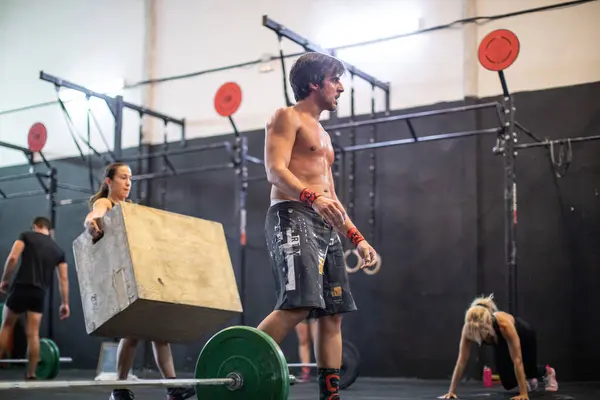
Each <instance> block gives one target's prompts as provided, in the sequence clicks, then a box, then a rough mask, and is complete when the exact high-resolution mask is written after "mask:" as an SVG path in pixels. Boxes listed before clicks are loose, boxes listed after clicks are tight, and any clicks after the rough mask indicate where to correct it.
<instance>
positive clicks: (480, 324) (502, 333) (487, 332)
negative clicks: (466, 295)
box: [439, 295, 558, 400]
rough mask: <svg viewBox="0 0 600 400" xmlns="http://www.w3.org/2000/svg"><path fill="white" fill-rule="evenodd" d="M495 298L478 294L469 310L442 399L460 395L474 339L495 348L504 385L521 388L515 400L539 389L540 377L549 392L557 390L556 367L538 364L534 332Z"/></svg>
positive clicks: (507, 387) (520, 399) (498, 368)
mask: <svg viewBox="0 0 600 400" xmlns="http://www.w3.org/2000/svg"><path fill="white" fill-rule="evenodd" d="M493 298H494V297H493V295H490V296H488V297H478V298H476V299H475V300H473V302H472V303H471V306H470V307H469V308H468V309H467V312H466V313H465V324H464V326H463V329H462V335H461V339H460V348H459V353H458V360H457V362H456V367H455V368H454V374H453V375H452V382H451V383H450V390H449V391H448V393H447V394H445V395H444V396H441V397H439V398H441V399H456V398H457V397H456V385H457V383H458V381H459V380H460V378H461V377H462V374H463V372H464V369H465V367H466V365H467V362H468V360H469V355H470V352H471V342H475V343H477V344H479V345H480V346H481V345H482V344H484V345H489V346H492V347H493V349H494V358H495V361H496V371H497V373H498V374H499V376H500V380H501V382H502V386H504V388H505V389H506V390H511V389H514V388H515V387H517V386H518V387H519V395H518V396H515V397H513V398H512V400H526V399H529V395H528V392H530V391H534V390H536V389H537V385H538V379H543V380H544V382H545V386H546V391H547V392H556V391H557V390H558V383H557V381H556V373H555V371H554V368H551V367H549V366H543V365H538V364H537V342H536V333H535V331H534V330H533V329H532V328H531V327H530V325H529V324H528V323H527V322H525V321H524V320H523V319H521V318H519V317H514V316H512V315H511V314H509V313H506V312H503V311H499V310H498V307H497V306H496V303H495V302H494V300H493Z"/></svg>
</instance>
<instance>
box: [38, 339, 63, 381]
mask: <svg viewBox="0 0 600 400" xmlns="http://www.w3.org/2000/svg"><path fill="white" fill-rule="evenodd" d="M57 361H58V363H57ZM59 363H60V356H59V355H58V353H57V349H56V345H55V344H54V342H52V341H50V340H48V339H41V340H40V362H39V363H38V365H37V368H36V370H35V374H36V376H37V378H38V379H54V378H55V377H56V375H58V371H57V364H59Z"/></svg>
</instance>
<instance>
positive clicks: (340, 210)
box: [312, 196, 346, 228]
mask: <svg viewBox="0 0 600 400" xmlns="http://www.w3.org/2000/svg"><path fill="white" fill-rule="evenodd" d="M312 208H313V210H315V211H316V212H317V214H319V215H320V216H321V217H323V219H324V220H325V222H327V223H328V224H329V225H331V226H333V227H336V228H341V227H343V225H344V222H345V221H346V211H345V210H344V207H343V206H342V204H341V203H340V202H339V201H337V200H333V199H330V198H327V197H325V196H319V197H317V199H316V200H315V201H314V202H313V204H312Z"/></svg>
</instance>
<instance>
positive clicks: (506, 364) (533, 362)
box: [494, 330, 546, 390]
mask: <svg viewBox="0 0 600 400" xmlns="http://www.w3.org/2000/svg"><path fill="white" fill-rule="evenodd" d="M519 337H520V341H521V356H522V359H523V369H524V370H525V377H526V379H533V378H537V379H538V380H541V379H542V378H543V377H544V376H545V375H546V367H545V366H544V365H541V364H538V363H537V341H536V337H535V332H534V331H533V330H528V331H526V332H524V333H520V334H519ZM494 355H495V358H496V371H497V372H498V375H500V381H501V382H502V386H504V389H506V390H511V389H513V388H515V387H517V386H519V382H518V381H517V376H516V375H515V366H514V364H513V362H512V358H511V356H510V351H509V349H508V345H507V343H506V342H503V343H502V344H500V345H498V346H496V348H495V354H494Z"/></svg>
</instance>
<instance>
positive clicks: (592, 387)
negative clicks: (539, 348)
mask: <svg viewBox="0 0 600 400" xmlns="http://www.w3.org/2000/svg"><path fill="white" fill-rule="evenodd" d="M93 376H94V371H76V370H63V371H61V374H60V376H59V378H58V380H89V379H93ZM21 377H22V374H21V373H20V372H17V371H15V370H10V371H6V370H1V371H0V381H8V380H19V379H21ZM144 378H150V379H152V378H156V377H155V376H145V377H144ZM180 378H193V376H191V375H182V376H180ZM559 384H560V391H559V392H557V393H544V392H543V391H540V392H536V393H532V394H531V395H530V399H548V400H550V399H553V400H558V399H560V400H570V399H577V400H587V399H589V400H594V399H595V400H597V399H600V382H593V383H589V382H586V383H560V382H559ZM447 389H448V381H421V380H412V379H371V378H359V379H358V380H357V381H356V382H355V383H354V384H353V385H352V387H350V388H349V389H347V390H344V391H343V392H342V396H341V397H342V399H343V400H387V399H395V400H409V399H410V400H420V399H435V398H437V397H438V396H441V395H443V394H444V393H446V390H447ZM135 393H136V397H137V398H138V399H144V400H146V399H156V400H159V399H164V398H165V389H163V388H157V389H152V388H137V389H136V390H135ZM317 393H318V392H317V385H316V383H305V384H298V385H294V386H292V387H291V395H290V397H289V399H290V400H314V399H317V398H318V394H317ZM109 394H110V389H107V388H93V387H92V388H77V389H56V390H51V391H48V390H27V391H24V390H12V391H4V392H3V393H2V394H1V395H0V399H2V400H13V399H15V400H17V399H30V400H52V399H57V400H58V399H59V398H60V399H65V398H66V399H89V400H106V399H108V397H109ZM459 395H460V397H459V398H460V399H491V400H495V399H510V398H511V397H512V396H515V395H516V393H512V392H505V391H504V390H503V389H502V387H500V386H499V385H495V386H494V387H492V388H484V387H482V385H481V382H470V383H463V384H461V385H460V391H459ZM199 400H206V399H199Z"/></svg>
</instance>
